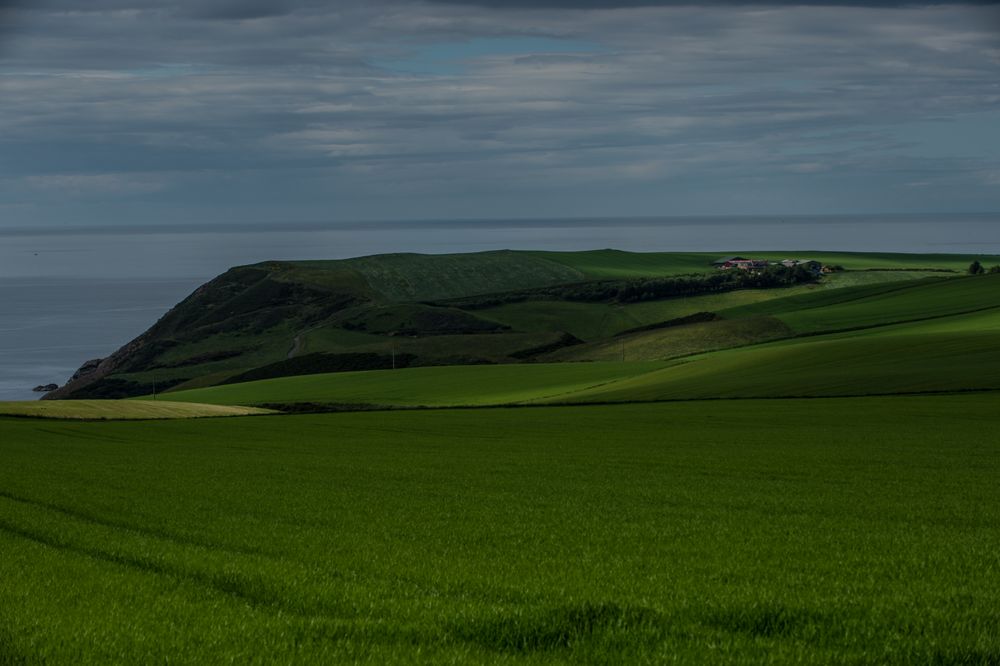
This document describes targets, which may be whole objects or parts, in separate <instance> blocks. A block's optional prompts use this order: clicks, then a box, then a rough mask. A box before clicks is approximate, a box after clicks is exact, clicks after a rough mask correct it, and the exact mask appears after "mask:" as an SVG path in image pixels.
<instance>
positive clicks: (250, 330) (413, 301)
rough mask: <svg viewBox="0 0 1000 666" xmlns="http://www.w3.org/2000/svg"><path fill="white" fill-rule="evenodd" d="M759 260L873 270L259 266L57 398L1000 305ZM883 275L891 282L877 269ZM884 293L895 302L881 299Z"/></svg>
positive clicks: (724, 338)
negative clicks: (702, 322)
mask: <svg viewBox="0 0 1000 666" xmlns="http://www.w3.org/2000/svg"><path fill="white" fill-rule="evenodd" d="M752 254H753V255H754V256H757V257H767V258H771V259H781V258H782V257H785V256H792V257H796V256H797V257H802V256H803V255H808V256H810V257H812V258H818V259H820V260H823V261H837V262H840V263H842V264H843V265H844V266H847V267H855V268H858V269H864V270H857V271H855V272H847V273H838V274H835V275H832V276H829V277H825V278H823V280H822V281H821V282H820V283H819V284H813V283H812V281H813V280H814V278H813V277H812V276H811V275H809V274H808V273H807V272H805V271H803V270H787V269H781V268H779V269H776V270H773V271H767V272H765V273H763V274H759V275H752V274H743V273H741V272H739V271H734V272H729V273H720V272H718V271H716V270H715V269H714V268H713V267H712V265H711V261H713V260H714V259H717V258H718V256H719V253H711V254H709V253H629V252H621V251H617V250H597V251H592V252H565V253H560V252H515V251H496V252H480V253H472V254H449V255H417V254H392V255H377V256H371V257H359V258H355V259H345V260H336V261H305V262H287V261H283V262H274V261H272V262H263V263H260V264H255V265H253V266H243V267H238V268H234V269H232V270H230V271H227V272H226V273H224V274H223V275H221V276H219V277H218V278H216V279H214V280H212V281H210V282H209V283H207V284H205V285H204V286H202V287H200V288H199V289H198V290H196V291H195V292H194V293H193V294H191V296H189V297H188V298H186V299H185V300H184V301H182V302H181V303H180V304H178V305H177V306H176V307H175V308H173V309H172V310H171V311H170V312H168V313H166V315H164V317H163V318H162V319H160V321H158V322H156V323H155V324H154V325H153V326H152V327H151V328H150V329H149V330H148V331H147V332H146V333H144V334H143V335H141V336H139V337H138V338H136V339H135V340H133V341H132V342H130V343H128V344H127V345H125V346H124V347H122V348H121V349H120V350H118V351H117V352H115V353H114V354H112V355H111V356H110V357H108V358H107V359H104V360H103V361H102V362H101V363H100V364H99V365H98V366H97V368H96V370H93V369H91V371H90V372H87V373H82V374H81V375H80V376H78V377H75V378H74V379H73V380H72V381H70V382H69V383H68V384H67V385H66V386H65V387H63V388H62V389H59V390H58V391H55V392H53V393H51V394H49V395H48V396H47V398H118V397H125V396H134V395H141V394H143V393H149V392H151V391H152V390H153V387H154V385H155V386H156V388H157V389H158V390H159V391H161V392H163V391H169V390H171V389H172V388H174V387H180V388H195V387H203V386H209V385H214V384H220V383H225V382H229V381H237V380H239V379H242V378H246V377H266V376H279V375H283V374H288V373H303V372H318V371H329V370H341V369H344V370H346V369H377V368H386V367H390V366H391V364H392V357H393V355H394V354H395V355H401V356H400V357H399V358H400V359H401V363H402V364H403V365H408V366H435V365H450V364H483V363H520V362H525V361H534V362H538V361H543V360H544V361H552V360H584V359H585V360H593V359H605V358H609V357H610V355H611V353H612V350H613V349H614V348H615V347H616V346H620V341H619V340H618V339H617V338H616V337H615V336H617V335H619V334H621V333H622V332H623V331H627V330H630V329H634V328H637V327H643V326H649V325H657V324H659V323H662V322H664V321H667V320H672V319H675V318H677V317H684V316H687V315H689V314H692V313H695V312H713V313H715V314H717V315H718V316H719V317H722V318H724V319H729V320H746V321H745V322H744V323H742V324H716V325H712V326H703V327H701V328H691V329H687V330H683V331H682V330H673V331H670V332H663V333H657V334H653V333H650V334H643V335H636V336H633V338H634V339H633V342H634V347H635V348H634V354H635V358H643V359H657V358H666V357H673V356H677V355H678V354H682V353H683V354H688V353H696V352H701V351H707V350H713V349H721V348H726V347H732V346H736V345H743V344H750V343H757V342H762V341H766V340H771V339H774V338H775V337H780V336H781V335H786V334H794V333H813V332H819V331H829V330H838V329H843V328H847V327H853V326H869V325H876V324H877V325H881V324H888V323H892V322H894V321H902V320H904V319H913V318H918V317H925V316H939V315H944V314H954V313H957V312H962V311H966V310H967V309H969V308H973V307H987V306H988V305H989V304H990V303H993V302H995V299H994V300H990V298H992V295H991V294H990V293H989V291H990V289H991V286H990V285H991V284H992V281H993V276H991V277H982V278H977V279H976V280H978V282H977V281H973V280H966V281H965V282H967V283H968V284H969V285H970V290H969V293H967V294H965V295H964V296H958V295H956V293H954V292H950V291H948V290H946V289H941V290H939V291H940V293H938V292H937V291H934V288H932V287H931V286H926V287H925V286H920V285H914V284H911V283H908V280H909V279H911V278H913V277H921V276H927V275H933V276H937V277H936V278H935V279H936V281H938V282H948V281H949V280H948V279H947V277H941V276H948V275H954V274H953V273H947V272H944V273H942V272H940V271H951V270H954V269H955V268H956V267H959V266H967V264H968V261H969V258H967V257H956V256H950V255H864V254H836V255H833V254H829V255H822V254H816V253H780V254H778V253H766V252H764V253H752ZM982 259H983V261H984V262H985V263H987V264H989V263H990V261H992V259H991V258H985V257H984V258H982ZM873 267H881V268H884V269H887V270H883V271H881V272H880V271H870V270H867V269H869V268H873ZM918 269H933V270H930V271H929V272H928V270H918ZM935 271H937V272H935ZM680 274H689V275H680ZM690 274H700V275H690ZM889 280H891V282H889ZM971 285H975V286H976V288H975V289H973V288H972V287H971ZM918 286H920V288H921V289H924V288H926V289H927V291H920V292H918V291H913V293H912V295H911V298H910V302H909V304H908V305H903V304H902V303H897V304H896V305H893V306H892V307H891V308H888V309H887V305H886V304H887V303H888V301H889V300H892V301H893V302H894V303H895V302H896V300H897V299H898V295H899V292H900V291H901V290H904V289H910V288H913V289H914V290H916V289H917V287H918ZM946 292H947V293H946ZM879 294H882V295H884V296H885V299H888V300H886V302H885V303H883V302H881V301H879V300H877V299H875V300H873V297H875V296H878V295H879ZM834 305H839V306H840V307H839V309H838V308H835V307H833V306H834ZM892 308H895V310H892ZM762 323H766V324H767V326H763V328H762ZM764 329H766V330H764ZM582 343H588V345H589V346H587V345H582ZM581 345H582V346H581ZM569 347H579V349H569ZM317 354H318V355H326V356H316V355H317ZM305 356H309V359H305V360H301V361H297V360H296V359H299V358H300V357H305ZM619 356H620V354H619ZM310 359H315V360H316V361H317V363H316V364H315V368H313V367H312V365H311V361H310Z"/></svg>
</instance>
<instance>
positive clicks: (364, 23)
mask: <svg viewBox="0 0 1000 666" xmlns="http://www.w3.org/2000/svg"><path fill="white" fill-rule="evenodd" d="M3 4H4V3H2V2H0V5H3ZM7 4H8V5H9V3H7ZM0 142H2V145H0V226H27V225H68V224H123V225H135V224H143V223H158V224H163V223H174V222H176V223H185V224H201V223H208V222H243V221H245V222H253V223H270V222H274V223H280V222H285V221H294V222H303V221H327V220H329V221H343V220H368V219H442V218H443V219H449V218H505V217H572V216H617V215H621V216H641V215H692V214H694V215H699V214H706V215H729V214H793V213H804V214H813V213H854V212H874V213H879V212H921V211H950V212H963V211H968V212H971V211H998V210H1000V7H998V6H997V5H996V4H994V3H970V4H955V3H938V4H932V5H919V4H908V3H902V2H892V1H884V2H878V3H851V2H845V1H838V0H833V1H831V2H828V3H822V2H801V3H790V2H786V3H771V4H769V5H761V4H755V3H752V2H745V1H738V2H730V3H726V4H723V3H713V4H711V5H710V6H704V3H703V4H702V6H694V5H691V4H687V3H682V2H676V1H670V0H634V1H633V2H614V1H612V0H542V1H541V2H537V1H530V0H448V1H445V0H440V1H438V2H429V1H427V2H423V1H417V0H367V1H366V2H350V3H348V2H344V3H337V2H329V1H322V0H283V1H279V0H273V1H272V0H244V1H238V0H175V1H169V0H88V1H87V2H81V1H80V0H52V1H48V0H30V2H29V1H27V0H25V2H23V3H21V4H20V5H19V6H14V7H13V8H9V9H7V10H2V9H0Z"/></svg>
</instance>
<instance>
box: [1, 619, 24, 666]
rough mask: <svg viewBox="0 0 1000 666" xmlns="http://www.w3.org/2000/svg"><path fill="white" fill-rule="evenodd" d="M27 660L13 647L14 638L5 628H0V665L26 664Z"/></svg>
mask: <svg viewBox="0 0 1000 666" xmlns="http://www.w3.org/2000/svg"><path fill="white" fill-rule="evenodd" d="M26 663H28V659H27V658H26V657H25V656H24V655H23V654H21V653H20V652H19V651H18V650H17V648H15V647H14V637H13V636H12V635H11V633H10V631H9V630H8V629H7V628H6V627H2V626H0V665H2V666H8V665H13V664H26Z"/></svg>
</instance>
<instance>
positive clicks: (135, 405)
mask: <svg viewBox="0 0 1000 666" xmlns="http://www.w3.org/2000/svg"><path fill="white" fill-rule="evenodd" d="M268 412H269V410H266V409H256V408H252V407H238V406H228V405H206V404H199V403H196V402H172V401H169V400H156V401H153V400H148V401H141V402H140V401H137V400H52V401H49V402H43V401H40V400H34V401H25V402H0V416H29V417H42V418H48V419H115V420H120V419H190V418H200V417H205V416H248V415H251V414H267V413H268Z"/></svg>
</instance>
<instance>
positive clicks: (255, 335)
mask: <svg viewBox="0 0 1000 666" xmlns="http://www.w3.org/2000/svg"><path fill="white" fill-rule="evenodd" d="M328 274H329V272H321V273H317V272H316V271H309V270H305V269H301V268H297V267H295V266H292V265H289V264H284V263H281V262H267V263H266V264H259V265H255V266H241V267H237V268H233V269H230V270H228V271H226V272H225V273H223V274H222V275H220V276H219V277H217V278H215V279H213V280H211V281H210V282H207V283H205V284H204V285H202V286H200V287H198V289H196V290H195V291H194V292H193V293H192V294H191V295H190V296H188V297H187V298H185V299H184V300H183V301H181V302H180V303H179V304H178V305H176V306H174V307H173V308H171V309H170V311H169V312H167V313H166V314H165V315H164V316H163V317H162V318H161V319H160V320H159V321H157V322H156V324H154V325H153V326H152V327H151V328H150V329H149V330H147V331H146V332H145V333H143V334H142V335H140V336H139V337H137V338H135V339H134V340H132V341H131V342H129V343H128V344H126V345H124V346H123V347H122V348H121V349H119V350H117V351H116V352H114V353H113V354H111V355H110V356H108V357H107V358H103V359H92V360H90V361H87V362H86V363H84V364H83V365H82V366H81V367H80V369H79V370H77V371H76V373H74V375H73V376H72V377H71V378H70V380H69V381H68V382H66V384H65V385H64V386H62V387H61V388H58V389H56V390H54V391H52V392H50V393H48V394H46V395H45V396H43V398H42V399H43V400H59V399H66V398H122V397H129V396H134V395H142V394H145V393H149V392H150V388H151V387H150V386H146V385H143V384H140V383H136V382H135V381H134V380H132V379H130V378H127V377H126V378H123V377H117V376H116V375H119V374H123V373H144V372H147V371H150V370H154V369H161V368H171V367H177V366H178V362H177V361H176V360H174V361H164V360H163V355H164V354H165V353H167V352H170V353H171V354H173V355H174V356H175V357H176V356H180V357H181V359H182V362H181V364H182V365H184V366H189V367H190V369H191V373H192V374H191V375H190V376H192V377H193V376H197V375H198V373H199V372H203V371H202V370H200V369H199V366H202V365H207V364H210V363H211V362H213V361H218V360H219V359H233V358H236V359H237V361H238V358H239V357H240V356H241V354H243V353H244V352H245V351H246V350H247V349H258V348H259V347H260V345H263V344H272V345H275V344H277V345H281V346H283V348H282V349H281V350H280V356H281V357H283V356H284V353H285V350H287V344H288V343H289V340H286V339H284V338H282V339H281V340H279V341H275V340H273V339H272V338H273V337H274V336H273V335H269V332H270V331H274V330H276V329H275V327H277V326H285V327H286V328H291V329H298V328H305V327H307V326H309V325H310V324H312V323H314V322H316V321H320V320H322V319H325V318H326V317H329V316H330V315H331V314H332V313H335V312H337V311H339V310H341V309H343V308H346V307H351V306H353V305H356V304H358V303H363V302H367V301H369V300H370V299H371V294H370V293H369V292H367V291H366V289H365V284H364V281H363V280H361V282H360V285H361V286H360V288H359V287H357V286H353V285H351V283H350V281H347V282H348V283H349V284H348V287H345V286H344V285H343V282H342V281H339V280H329V279H327V280H326V283H324V281H323V279H317V275H319V277H320V278H325V277H327V276H328ZM355 282H357V280H355ZM213 336H216V337H215V338H213ZM226 336H228V339H235V338H238V339H239V340H240V341H242V342H243V343H244V344H245V346H244V347H242V348H235V349H229V348H226V349H221V350H219V349H215V350H212V351H211V353H205V351H204V350H201V351H200V352H198V351H195V350H197V349H198V346H199V344H201V343H203V342H204V341H205V340H206V339H219V338H220V337H221V338H226ZM255 341H259V344H258V343H257V342H255ZM234 344H235V343H234ZM255 345H256V346H255ZM187 349H191V350H192V351H191V355H190V356H188V355H187V354H186V353H185V350H187ZM252 365H253V364H251V365H248V367H246V368H242V369H249V368H250V367H252ZM237 366H238V363H237ZM132 376H133V377H134V374H133V375H132ZM180 381H183V380H179V379H176V378H175V379H173V380H170V379H169V378H163V380H162V381H157V385H158V387H159V388H160V389H161V390H162V389H165V388H167V387H168V386H171V385H175V384H177V383H179V382H180Z"/></svg>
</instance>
